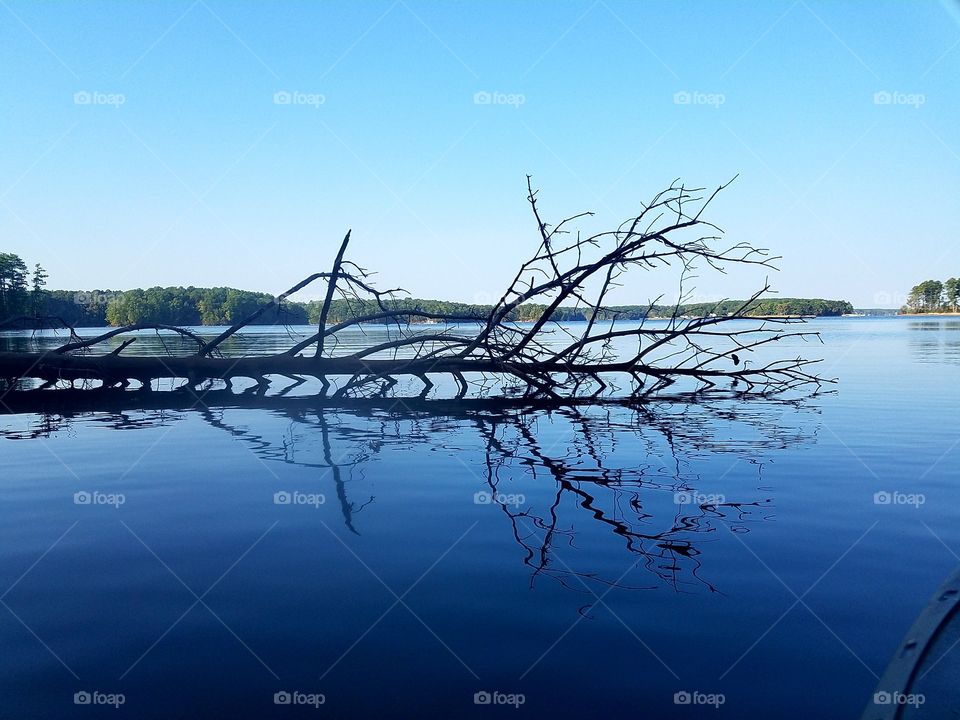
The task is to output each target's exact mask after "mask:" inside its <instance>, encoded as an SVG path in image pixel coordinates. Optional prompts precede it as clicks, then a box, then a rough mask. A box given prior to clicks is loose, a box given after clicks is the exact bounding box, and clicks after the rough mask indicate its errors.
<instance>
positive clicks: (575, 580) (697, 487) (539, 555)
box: [0, 398, 817, 607]
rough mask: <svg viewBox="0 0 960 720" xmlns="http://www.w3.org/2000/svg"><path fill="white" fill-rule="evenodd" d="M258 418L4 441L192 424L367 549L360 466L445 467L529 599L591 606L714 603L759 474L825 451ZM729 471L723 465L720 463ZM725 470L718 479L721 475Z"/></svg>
mask: <svg viewBox="0 0 960 720" xmlns="http://www.w3.org/2000/svg"><path fill="white" fill-rule="evenodd" d="M268 401H269V403H268ZM262 402H263V403H265V404H267V403H268V404H269V407H268V408H264V409H260V410H256V411H255V412H256V415H254V416H253V417H256V418H257V422H256V423H254V426H255V429H254V427H251V426H250V424H249V423H245V422H244V417H245V416H244V414H243V413H248V411H247V410H246V409H243V410H239V411H237V410H230V409H227V408H221V407H218V408H212V407H211V406H208V405H206V404H202V405H197V404H196V403H194V405H193V406H192V408H191V409H181V410H175V409H169V408H163V409H157V410H147V411H132V410H125V411H116V412H97V413H77V414H36V415H32V416H24V415H19V416H12V415H11V416H8V418H12V419H15V420H16V421H18V422H19V423H20V424H21V425H22V422H23V420H24V419H25V420H26V425H27V427H26V428H24V427H19V428H12V427H11V428H9V429H4V430H3V431H2V433H0V434H2V436H3V437H6V438H10V439H24V438H42V437H48V436H51V435H53V434H56V433H61V432H65V431H69V429H70V427H71V424H72V423H73V422H74V421H75V420H76V421H82V422H83V423H85V424H93V425H95V426H98V427H104V428H110V429H115V430H133V429H142V428H147V427H158V426H165V425H169V424H171V423H175V422H181V421H183V420H185V419H187V418H189V417H199V418H200V419H201V420H202V421H203V422H205V423H206V424H207V425H209V426H210V427H213V428H216V429H217V430H222V431H224V432H226V433H229V435H230V436H231V437H232V438H234V439H236V440H237V441H238V442H240V443H243V444H244V445H245V446H246V447H247V448H248V449H249V450H250V451H251V452H252V453H253V454H254V455H256V456H257V457H258V458H259V459H260V460H261V461H262V462H264V463H265V464H267V465H268V466H269V464H270V463H276V462H281V463H286V464H290V465H294V466H298V467H302V468H310V469H315V470H318V471H321V472H322V476H321V477H319V478H318V480H320V481H323V482H327V481H329V482H332V483H333V486H334V490H335V494H336V497H337V500H338V505H339V510H340V513H341V515H342V518H343V522H344V525H345V526H346V527H347V528H348V529H349V530H350V532H352V533H358V534H359V532H360V530H359V529H358V518H357V516H358V514H359V513H361V512H362V511H363V510H364V508H366V507H367V506H368V505H370V504H371V503H373V502H374V501H375V497H374V496H373V495H370V494H369V493H360V492H356V491H355V490H354V489H353V488H355V487H356V485H355V482H356V481H362V480H363V479H364V468H365V466H367V465H369V464H371V463H390V462H391V461H392V460H393V458H392V457H391V456H390V455H389V453H388V451H396V450H409V449H423V450H428V451H434V452H440V453H447V454H449V455H450V456H453V457H456V458H457V459H458V460H460V461H462V462H463V464H464V467H465V468H466V469H467V470H469V471H470V473H472V474H473V475H475V476H476V478H475V479H476V480H477V483H478V485H477V486H476V487H474V488H471V489H470V493H469V494H468V493H466V492H465V495H464V497H465V498H468V497H470V494H472V493H473V492H474V491H476V490H481V491H482V492H484V493H486V497H487V498H488V499H487V500H486V502H485V503H484V506H483V507H478V508H475V510H476V511H477V512H483V511H491V512H498V513H500V514H502V516H503V518H504V521H505V525H506V528H507V530H508V532H509V533H510V534H511V535H512V538H513V541H514V542H515V543H516V546H517V548H518V549H519V560H520V561H521V562H522V563H523V564H524V565H525V566H526V567H528V568H529V569H530V586H531V587H533V586H534V585H535V584H536V583H537V581H538V580H540V579H541V578H548V579H550V580H552V581H555V582H558V583H559V584H561V585H562V586H563V587H565V588H568V589H570V590H572V591H576V592H582V593H586V594H598V593H599V592H600V591H601V589H603V588H614V587H616V588H622V589H632V590H639V589H652V588H655V587H661V586H667V587H670V588H672V589H673V590H675V591H677V592H689V591H693V590H696V589H697V588H700V589H703V588H705V589H707V590H708V591H710V592H718V591H719V590H718V587H717V585H716V584H715V583H714V582H712V581H711V580H710V579H709V577H708V573H707V572H706V570H705V567H704V563H705V559H706V558H707V556H708V555H709V553H708V550H709V545H710V542H711V540H713V539H715V538H717V536H716V535H715V533H716V532H717V531H718V530H722V529H724V527H726V528H728V529H729V530H731V531H733V532H747V531H749V529H750V527H751V525H752V524H755V523H757V522H763V521H766V520H769V519H771V518H772V509H773V500H772V498H771V496H770V494H769V489H768V488H765V487H764V482H763V471H764V467H765V465H766V464H767V463H769V462H771V461H772V460H773V459H774V457H775V455H776V453H777V452H778V451H780V450H783V449H785V448H789V447H793V446H796V445H798V444H803V443H808V442H812V441H814V440H815V438H816V423H815V422H812V421H811V420H812V419H813V418H814V416H815V415H816V413H817V411H816V408H815V407H813V406H811V405H809V404H807V403H805V402H804V401H799V400H797V401H786V400H783V401H771V400H767V401H764V402H763V403H754V404H751V403H742V402H740V403H735V402H727V403H723V402H704V403H690V402H659V403H653V404H646V405H642V406H635V407H624V406H603V405H598V406H584V407H579V408H577V407H567V408H558V409H555V410H550V411H541V410H538V411H523V410H519V409H516V410H505V409H500V410H495V411H488V410H481V409H476V410H473V409H471V410H460V411H456V412H455V411H452V410H451V411H450V412H445V413H443V414H437V413H429V412H425V411H420V410H411V409H409V408H400V407H397V408H393V409H383V408H380V409H376V408H367V409H360V408H356V409H351V410H343V409H339V410H331V409H325V408H322V407H316V406H314V405H311V404H310V403H308V402H304V401H301V400H300V399H295V398H290V399H288V400H287V401H285V402H280V401H279V400H278V399H277V398H263V399H262ZM246 407H249V406H245V408H246ZM231 412H233V413H237V417H232V416H231ZM247 417H250V416H249V414H248V415H247ZM267 417H269V418H273V419H274V420H280V421H282V423H283V424H282V428H283V429H282V430H281V431H279V432H278V431H277V429H276V428H275V426H274V425H273V424H271V423H270V422H264V420H265V418H267ZM11 424H14V423H11ZM723 457H727V458H729V459H730V463H724V462H718V459H719V458H723ZM741 463H742V465H741V467H746V468H749V471H750V477H751V478H755V479H754V480H751V482H750V483H749V484H748V485H749V486H752V487H750V489H748V490H744V489H743V487H744V483H743V482H742V475H741V480H740V481H739V482H738V483H730V481H729V480H725V478H726V475H727V473H728V472H731V470H732V469H733V468H734V467H735V466H737V465H740V464H741ZM727 467H728V468H730V469H728V470H725V471H722V472H721V473H720V474H719V476H715V475H716V473H717V468H721V469H722V468H727ZM438 482H439V481H438ZM731 485H733V486H734V487H737V488H740V489H739V490H737V491H736V492H739V493H741V494H746V495H749V496H748V497H731V496H728V492H727V491H726V490H725V487H729V486H731ZM356 496H360V497H356ZM528 496H529V499H528ZM455 510H456V511H462V510H463V508H456V509H455ZM452 511H453V510H452ZM611 541H614V542H616V543H617V544H618V545H619V546H620V547H621V548H622V550H623V551H625V553H626V558H627V559H628V560H629V561H631V562H632V565H630V569H633V568H634V567H637V568H643V569H644V570H645V571H646V572H647V573H649V575H650V578H651V582H650V583H639V584H637V583H635V582H632V581H629V580H627V579H626V578H627V576H628V575H630V573H629V572H627V573H623V574H622V575H619V576H618V575H617V574H616V573H611V572H610V571H609V570H608V569H604V568H597V567H583V566H582V563H583V560H582V558H587V559H588V560H587V562H589V558H596V557H598V555H597V554H596V553H590V552H578V551H579V550H581V549H582V548H584V547H595V546H598V545H603V544H605V543H609V542H611ZM602 556H603V557H608V556H609V553H608V554H605V555H602ZM631 577H632V575H631ZM587 607H589V606H587Z"/></svg>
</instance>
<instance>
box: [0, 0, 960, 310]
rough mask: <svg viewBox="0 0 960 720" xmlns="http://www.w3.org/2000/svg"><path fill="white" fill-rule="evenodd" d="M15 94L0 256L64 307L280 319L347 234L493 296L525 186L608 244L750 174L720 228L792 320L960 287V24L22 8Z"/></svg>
mask: <svg viewBox="0 0 960 720" xmlns="http://www.w3.org/2000/svg"><path fill="white" fill-rule="evenodd" d="M0 73H2V78H3V80H2V83H0V249H2V250H7V251H13V252H17V253H18V254H20V255H22V256H23V257H24V258H25V259H26V260H27V261H28V262H30V263H31V264H32V263H33V262H40V263H41V264H43V265H45V266H46V267H47V268H48V269H49V272H50V276H51V279H50V284H51V287H55V288H92V287H100V288H106V287H109V288H114V289H124V288H129V287H136V286H143V287H146V286H152V285H190V284H193V285H232V286H237V287H242V288H248V289H256V290H264V291H268V292H279V291H281V290H283V289H285V288H286V287H288V286H290V285H292V284H293V283H294V282H296V281H297V280H299V279H300V278H301V277H302V276H304V275H306V274H308V273H309V272H311V271H314V270H319V269H325V268H326V267H328V266H329V263H330V261H331V259H332V256H333V254H334V252H335V250H336V247H337V244H338V243H339V241H340V239H341V238H342V236H343V234H344V232H345V231H346V229H347V228H353V233H354V235H353V237H354V240H353V245H352V250H351V255H352V256H353V258H354V259H356V260H357V261H359V262H361V263H364V264H366V265H368V266H370V267H372V268H375V269H377V270H379V271H380V275H379V280H380V283H381V284H383V285H390V286H394V285H397V284H400V285H403V286H404V287H406V288H408V289H410V290H411V291H412V292H413V294H415V295H417V296H420V297H436V298H448V299H459V300H474V299H484V298H485V297H488V296H490V295H493V294H495V293H496V292H497V291H498V290H499V289H500V288H501V287H502V286H503V285H504V284H505V283H506V282H507V281H508V280H509V278H510V277H512V273H513V272H514V270H515V267H516V265H517V263H518V262H520V261H521V260H522V259H523V257H524V256H525V255H526V254H527V253H528V252H529V251H531V250H532V249H533V248H534V246H535V244H536V229H535V226H534V224H533V222H532V218H531V216H530V213H529V209H528V207H527V206H526V203H525V192H524V191H525V185H524V183H525V174H526V173H528V172H529V173H532V174H533V175H534V178H535V183H536V185H537V186H538V187H540V188H541V203H542V210H543V212H544V214H545V215H546V216H547V219H551V218H552V219H559V218H560V217H562V216H564V215H567V214H573V213H575V212H577V211H580V210H595V211H597V213H598V222H599V223H601V224H603V225H612V224H614V223H616V222H618V221H619V220H621V219H623V218H624V217H626V216H628V215H629V214H631V212H632V211H633V210H634V209H635V208H636V207H637V205H638V203H639V201H640V200H643V199H646V198H648V197H649V196H651V195H652V194H653V193H654V192H655V191H656V190H658V189H660V188H661V187H662V186H664V185H666V184H668V183H669V182H670V181H671V180H673V179H674V178H677V177H680V178H683V180H684V181H685V182H687V183H689V184H703V185H707V186H714V185H717V184H719V183H722V182H724V181H726V180H728V179H729V178H730V177H732V176H733V175H735V174H736V173H740V178H739V180H738V181H737V182H736V183H735V184H734V185H733V186H732V187H731V188H730V190H728V191H727V193H726V195H725V196H723V197H721V199H720V200H719V201H718V204H717V206H716V210H715V212H714V213H713V215H712V218H713V219H715V220H716V221H717V222H719V223H720V224H722V225H723V226H724V228H725V229H726V231H727V233H728V236H729V237H730V239H731V240H745V241H748V242H753V243H756V244H760V245H763V246H766V247H769V248H771V249H772V250H773V251H775V253H777V254H780V255H783V256H784V259H783V260H782V261H781V262H780V266H781V268H782V269H781V272H779V273H775V274H773V275H772V276H771V279H772V281H773V282H774V284H775V285H776V287H777V289H778V290H779V291H780V292H781V294H783V295H794V296H796V295H802V296H821V297H842V298H847V299H850V300H852V301H853V302H854V303H855V304H856V305H858V306H884V305H887V306H891V305H899V304H900V303H901V302H902V300H903V296H904V294H905V293H906V292H907V291H908V290H909V288H910V286H911V285H913V284H914V283H915V282H917V281H920V280H922V279H925V278H927V277H934V278H939V279H944V278H946V277H948V276H950V275H960V202H958V198H960V122H958V119H960V95H958V92H957V78H958V77H960V9H958V7H957V6H956V5H954V4H952V3H951V2H937V1H935V0H932V1H930V2H920V1H917V2H907V1H906V0H904V1H903V2H872V3H869V4H866V3H862V2H839V3H838V2H819V1H815V0H798V1H797V2H791V1H790V0H786V1H784V2H775V1H771V2H752V3H750V2H736V3H734V2H730V3H719V2H713V3H693V2H689V3H687V2H675V1H671V2H630V3H624V2H616V1H615V0H598V1H597V2H593V0H586V1H583V2H561V1H557V2H552V1H551V2H517V3H506V2H488V1H486V0H484V1H483V2H480V1H477V2H456V3H453V2H451V3H439V2H430V3H425V2H419V1H418V0H399V1H398V2H391V1H389V0H388V1H386V2H324V3H314V2H278V3H269V4H268V3H263V4H257V3H252V2H222V1H221V0H197V1H196V2H165V3H145V2H143V3H140V2H122V1H117V2H96V1H94V2H86V3H82V4H81V3H68V2H62V3H61V2H44V3H37V2H20V1H19V0H2V1H0ZM278 92H281V93H282V92H287V93H291V94H293V93H298V94H297V95H291V97H292V98H293V100H292V101H291V102H290V103H289V104H282V103H276V102H275V101H274V95H275V93H278ZM478 92H489V93H501V94H502V95H500V96H496V97H497V99H499V100H507V101H510V100H512V101H513V102H512V103H511V102H502V103H498V102H491V103H489V104H477V103H476V102H475V101H474V96H475V93H478ZM684 92H686V93H691V94H693V93H699V95H692V96H691V97H692V98H693V101H692V102H690V103H687V104H683V103H677V102H675V96H676V94H677V93H684ZM884 92H886V93H890V95H889V96H881V99H883V98H884V97H888V98H889V99H890V100H891V102H889V103H883V102H881V103H879V104H878V103H877V102H876V101H875V94H876V93H884ZM77 93H88V95H82V94H81V95H76V94H77ZM509 96H516V97H513V98H511V97H509ZM681 97H685V96H681ZM84 100H90V102H84ZM121 100H122V104H120V103H119V101H121ZM321 100H322V102H320V101H321ZM520 100H522V103H520ZM721 101H722V102H721ZM632 277H633V281H632V282H631V284H629V285H628V286H627V287H626V288H624V289H623V290H622V291H621V295H620V296H619V297H618V299H620V300H622V301H624V302H642V301H645V300H647V299H648V298H650V297H652V296H654V295H656V294H658V293H659V292H660V291H662V290H668V289H669V287H671V286H672V280H671V281H670V282H669V283H667V281H664V280H659V281H658V280H657V279H656V278H654V277H652V276H647V275H645V274H643V273H640V274H638V275H634V276H632ZM760 280H762V276H757V274H756V273H735V274H733V275H731V276H729V277H719V278H717V277H715V276H713V275H708V274H703V275H702V276H701V278H700V279H699V281H698V290H699V292H698V297H701V298H707V299H710V298H714V297H719V296H733V297H743V296H745V295H746V294H748V293H749V292H750V291H751V290H753V289H754V288H755V286H756V283H757V282H758V281H760Z"/></svg>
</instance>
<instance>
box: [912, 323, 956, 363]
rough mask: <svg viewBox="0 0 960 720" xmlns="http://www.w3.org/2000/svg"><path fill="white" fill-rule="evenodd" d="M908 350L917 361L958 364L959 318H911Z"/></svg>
mask: <svg viewBox="0 0 960 720" xmlns="http://www.w3.org/2000/svg"><path fill="white" fill-rule="evenodd" d="M909 329H910V340H909V343H910V352H911V354H912V355H913V357H914V359H915V360H916V361H917V362H921V363H950V364H960V319H958V318H930V319H923V320H911V321H910V324H909Z"/></svg>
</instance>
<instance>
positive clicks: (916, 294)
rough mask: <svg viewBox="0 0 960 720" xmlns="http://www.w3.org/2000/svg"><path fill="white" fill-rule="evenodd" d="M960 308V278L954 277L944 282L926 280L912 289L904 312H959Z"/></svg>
mask: <svg viewBox="0 0 960 720" xmlns="http://www.w3.org/2000/svg"><path fill="white" fill-rule="evenodd" d="M958 309H960V280H958V279H957V278H955V277H952V278H950V279H948V280H945V281H944V282H940V281H939V280H924V281H923V282H922V283H919V284H917V285H914V286H913V287H912V288H911V289H910V295H909V296H908V297H907V304H906V305H904V307H903V310H904V312H910V313H937V312H957V311H958Z"/></svg>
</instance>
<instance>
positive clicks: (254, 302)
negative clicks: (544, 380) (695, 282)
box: [0, 253, 854, 327]
mask: <svg viewBox="0 0 960 720" xmlns="http://www.w3.org/2000/svg"><path fill="white" fill-rule="evenodd" d="M46 278H47V274H46V272H45V271H44V270H43V268H42V267H40V266H39V265H36V266H34V269H33V271H29V270H28V268H27V265H26V263H24V262H23V260H21V259H20V258H19V257H18V256H16V255H13V254H11V253H0V322H3V321H8V322H10V321H12V320H13V319H14V318H19V319H20V320H19V322H18V323H17V324H16V325H17V326H18V327H35V326H46V325H48V324H49V319H51V318H56V319H57V320H59V321H62V322H64V323H66V324H68V325H70V326H72V327H103V326H107V325H111V326H123V325H134V324H138V323H155V324H163V325H177V326H196V325H231V324H233V323H236V322H239V321H240V320H242V319H243V318H245V317H247V316H249V315H251V314H252V313H253V312H254V311H256V310H257V309H259V308H261V307H263V306H264V305H265V304H267V303H268V302H270V301H271V300H273V296H272V295H269V294H267V293H261V292H252V291H249V290H238V289H235V288H229V287H213V288H198V287H166V288H161V287H154V288H148V289H136V290H125V291H113V290H47V289H46ZM385 302H387V303H388V304H389V306H390V307H391V309H396V310H419V311H423V312H426V313H430V314H444V315H457V316H464V317H478V318H480V317H486V316H487V315H488V314H489V312H490V310H491V306H490V305H479V304H470V303H458V302H449V301H444V300H427V299H420V298H398V299H394V300H389V301H385ZM743 302H744V301H742V300H725V301H722V302H714V303H695V304H686V305H681V306H680V309H679V312H680V314H681V315H687V316H690V317H702V316H705V315H721V316H722V315H728V314H730V313H732V312H734V311H735V310H736V309H738V308H739V307H741V306H742V305H743ZM321 307H322V302H321V301H319V300H313V301H309V302H293V301H289V300H288V301H285V302H283V303H282V306H281V308H280V309H279V311H274V312H270V313H266V314H264V315H263V316H261V317H260V318H258V319H257V320H256V321H255V322H256V323H257V324H264V325H272V324H278V323H283V324H288V325H307V324H309V325H314V324H316V323H317V322H318V321H319V318H320V310H321ZM546 309H547V306H546V305H543V304H536V303H526V304H523V305H521V306H520V307H518V308H516V309H515V310H514V311H513V313H512V314H511V319H512V320H515V321H517V322H532V321H535V320H538V319H539V318H540V317H541V316H542V315H543V313H544V312H545V311H546ZM376 311H377V305H376V301H374V300H372V299H367V300H356V301H350V302H349V303H348V302H347V301H346V300H343V299H334V300H333V301H332V303H331V306H330V311H329V314H328V316H327V322H328V323H340V322H344V321H345V320H350V319H352V318H355V317H359V316H363V315H369V314H374V313H375V312H376ZM675 311H676V308H675V306H673V305H621V306H612V307H609V308H605V309H603V310H601V311H600V312H599V313H598V314H597V319H598V320H610V319H614V318H616V319H620V320H640V319H643V318H663V317H670V316H672V315H673V313H674V312H675ZM853 311H854V310H853V306H852V305H851V304H850V303H849V302H846V301H843V300H823V299H803V298H762V299H758V300H756V301H754V302H753V303H751V305H750V307H749V310H748V311H747V314H748V315H750V316H754V317H761V316H787V315H789V316H837V315H843V314H846V313H852V312H853ZM588 313H589V310H588V309H584V308H574V307H559V308H557V309H556V310H555V311H554V313H553V314H552V316H551V318H552V319H553V320H557V321H566V322H575V321H583V320H587V319H589V318H588ZM43 318H47V320H43ZM31 320H36V322H31Z"/></svg>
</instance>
